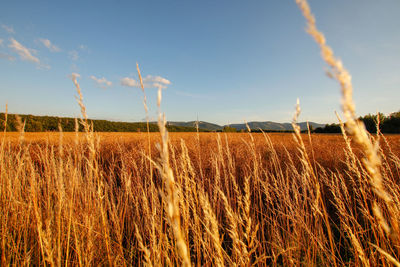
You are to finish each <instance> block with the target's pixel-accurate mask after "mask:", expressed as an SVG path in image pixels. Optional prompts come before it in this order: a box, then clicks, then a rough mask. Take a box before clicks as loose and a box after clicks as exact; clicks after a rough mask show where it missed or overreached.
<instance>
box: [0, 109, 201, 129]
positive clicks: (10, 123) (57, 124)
mask: <svg viewBox="0 0 400 267" xmlns="http://www.w3.org/2000/svg"><path fill="white" fill-rule="evenodd" d="M75 120H76V119H75V118H65V117H55V116H34V115H17V114H7V126H6V127H7V128H6V131H7V132H15V131H19V129H20V128H21V127H24V130H25V131H26V132H55V131H59V129H60V128H61V130H62V131H63V132H74V131H75V127H76V123H75ZM88 122H89V124H91V125H93V129H94V131H96V132H147V123H146V122H116V121H107V120H88ZM4 124H5V114H4V113H0V130H1V131H4ZM167 129H168V131H169V132H196V128H195V127H185V126H175V125H167ZM78 131H80V132H82V131H84V129H83V126H82V125H81V124H80V123H79V119H78ZM149 131H150V132H158V125H157V124H156V123H154V122H151V123H149ZM199 131H200V132H204V131H206V130H203V129H199Z"/></svg>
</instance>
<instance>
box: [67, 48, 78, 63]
mask: <svg viewBox="0 0 400 267" xmlns="http://www.w3.org/2000/svg"><path fill="white" fill-rule="evenodd" d="M68 54H69V57H70V58H71V59H72V60H75V61H76V60H78V59H79V54H78V51H76V50H72V51H69V53H68Z"/></svg>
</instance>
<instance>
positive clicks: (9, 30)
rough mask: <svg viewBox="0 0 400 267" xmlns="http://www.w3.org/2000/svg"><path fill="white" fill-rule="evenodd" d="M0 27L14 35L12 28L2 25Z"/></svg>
mask: <svg viewBox="0 0 400 267" xmlns="http://www.w3.org/2000/svg"><path fill="white" fill-rule="evenodd" d="M1 27H2V28H3V29H4V30H5V31H6V32H8V33H15V31H14V28H13V27H12V26H7V25H4V24H2V25H1Z"/></svg>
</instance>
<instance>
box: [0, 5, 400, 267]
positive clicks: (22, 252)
mask: <svg viewBox="0 0 400 267" xmlns="http://www.w3.org/2000/svg"><path fill="white" fill-rule="evenodd" d="M296 2H297V3H298V5H299V7H300V9H301V10H302V12H303V14H304V16H305V18H306V20H307V22H308V30H309V32H310V34H311V35H312V36H313V37H314V39H315V40H316V41H317V43H318V44H319V46H320V48H321V50H322V55H323V58H324V60H325V61H326V62H327V64H328V65H329V66H330V67H331V68H332V72H333V74H334V77H335V78H336V79H337V80H338V81H339V83H340V86H341V89H342V92H343V99H344V101H343V102H344V103H343V110H344V113H345V116H346V127H347V128H348V133H349V134H346V132H344V128H345V126H344V124H342V129H343V135H315V134H300V132H299V129H298V127H297V126H296V119H297V117H298V115H299V113H300V108H299V106H297V109H296V113H295V117H294V120H293V126H294V129H295V133H294V134H293V135H292V134H264V133H261V134H256V133H231V134H225V133H224V134H216V133H195V134H193V133H167V131H166V129H165V116H163V115H162V113H161V112H160V117H159V121H158V125H159V128H160V133H94V132H93V131H92V127H91V125H89V124H88V121H87V115H86V109H85V106H84V104H83V97H82V94H81V93H80V88H79V84H78V82H77V80H76V77H73V82H74V84H75V86H76V88H77V92H78V95H79V98H78V99H77V100H78V104H79V105H80V107H81V111H82V117H83V119H81V120H80V123H81V124H82V125H83V126H84V129H85V133H78V132H75V133H63V132H61V131H60V132H59V133H24V131H23V129H24V127H23V122H22V121H21V122H20V132H19V133H6V132H4V133H2V134H1V136H0V140H1V147H0V225H1V226H0V227H1V228H0V254H1V266H7V265H17V266H19V265H50V266H53V265H57V266H61V265H65V266H68V265H73V266H75V265H78V266H88V265H89V266H91V265H113V266H114V265H115V266H130V265H140V266H141V265H150V266H152V265H154V266H165V265H167V266H176V265H185V266H190V265H196V266H202V265H206V266H210V265H217V266H224V265H227V266H250V265H260V266H288V265H304V266H361V265H366V266H377V265H382V266H390V265H391V264H394V265H397V266H398V265H399V255H400V246H399V240H400V237H399V234H400V233H399V228H398V224H399V220H400V219H399V218H400V214H399V208H398V207H399V204H400V183H399V179H400V173H399V169H400V158H399V153H400V137H399V136H383V135H381V134H379V135H377V136H370V135H368V134H367V133H366V132H365V129H364V128H363V126H362V125H361V124H360V123H358V122H357V121H356V120H355V112H354V105H353V103H352V99H351V89H352V88H351V82H350V76H349V74H348V72H347V71H346V70H345V69H344V68H343V65H342V64H341V63H340V62H339V61H338V60H337V59H336V58H335V57H334V55H333V52H332V50H331V49H330V48H329V47H328V46H327V45H326V42H325V38H324V36H323V35H322V33H320V32H319V31H318V30H317V28H316V25H315V19H314V18H313V16H312V14H311V11H310V8H309V6H308V4H307V2H306V1H304V0H296ZM137 69H138V73H139V77H140V78H141V76H140V70H139V67H138V66H137ZM142 89H143V92H144V88H143V87H142ZM160 103H161V89H160V90H159V101H158V106H159V109H160ZM144 106H145V109H146V110H147V104H146V96H145V94H144ZM378 141H380V142H381V143H382V145H381V146H379V145H378Z"/></svg>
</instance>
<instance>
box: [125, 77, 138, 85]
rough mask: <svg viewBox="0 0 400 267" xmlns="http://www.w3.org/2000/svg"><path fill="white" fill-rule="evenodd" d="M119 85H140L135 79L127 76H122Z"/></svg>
mask: <svg viewBox="0 0 400 267" xmlns="http://www.w3.org/2000/svg"><path fill="white" fill-rule="evenodd" d="M121 85H122V86H128V87H140V84H139V82H137V81H136V80H135V79H132V78H129V77H125V78H122V79H121Z"/></svg>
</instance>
